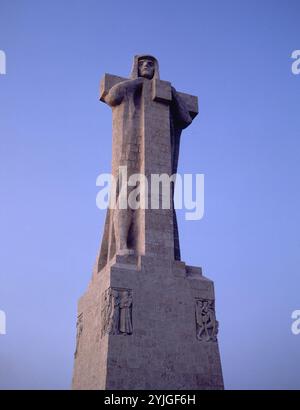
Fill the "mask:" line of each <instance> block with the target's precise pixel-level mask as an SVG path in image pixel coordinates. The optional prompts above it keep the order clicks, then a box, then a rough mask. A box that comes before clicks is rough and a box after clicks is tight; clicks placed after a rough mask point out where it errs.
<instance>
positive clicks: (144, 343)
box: [73, 56, 223, 390]
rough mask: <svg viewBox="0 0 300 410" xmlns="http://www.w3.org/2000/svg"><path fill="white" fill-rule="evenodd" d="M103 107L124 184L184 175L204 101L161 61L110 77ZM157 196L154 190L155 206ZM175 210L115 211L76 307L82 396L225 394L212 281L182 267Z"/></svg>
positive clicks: (139, 59) (138, 63)
mask: <svg viewBox="0 0 300 410" xmlns="http://www.w3.org/2000/svg"><path fill="white" fill-rule="evenodd" d="M100 99H101V101H103V102H105V103H106V104H108V105H109V106H110V107H111V108H112V111H113V161H112V174H113V175H114V176H115V177H116V178H119V174H118V168H119V166H126V167H127V169H128V177H129V176H130V175H132V174H133V173H136V172H138V173H141V174H143V175H145V176H146V177H147V178H148V180H149V178H150V177H151V175H153V174H161V173H165V174H167V175H168V176H171V175H172V174H174V173H176V172H177V165H178V155H179V146H180V136H181V131H182V129H184V128H185V127H187V126H188V125H189V124H190V123H191V122H192V120H193V119H194V118H195V116H196V115H197V113H198V100H197V97H195V96H192V95H188V94H184V93H179V92H177V91H176V90H175V89H174V87H172V85H171V83H169V82H167V81H161V80H160V78H159V71H158V62H157V60H156V59H154V58H153V57H149V56H136V57H135V59H134V66H133V70H132V76H131V79H130V80H128V79H125V78H122V77H117V76H112V75H108V74H106V75H105V76H104V79H103V80H102V82H101V90H100ZM151 196H152V191H151V189H149V191H148V197H147V198H146V199H147V200H148V203H149V204H150V203H151ZM159 199H162V196H161V195H159ZM117 201H120V194H119V197H118V198H117ZM170 205H171V206H170V207H169V209H162V207H158V209H151V208H149V209H137V210H134V211H132V210H129V211H127V210H126V211H123V210H120V209H117V210H108V212H107V217H106V222H105V228H104V235H103V240H102V245H101V249H100V252H99V257H98V258H97V262H96V265H95V269H94V273H93V276H92V280H91V282H90V284H89V287H88V290H87V292H86V293H85V294H84V296H83V297H82V298H81V299H80V301H79V305H78V322H77V342H76V352H75V366H74V375H73V388H74V389H178V390H179V389H222V388H223V378H222V369H221V363H220V355H219V349H218V342H217V332H218V322H217V320H216V315H215V296H214V287H213V283H212V281H210V280H209V279H207V278H205V277H204V276H203V275H202V269H201V268H199V267H194V266H188V265H186V264H185V263H184V262H183V261H181V260H180V246H179V235H178V228H177V221H176V213H175V210H174V207H173V202H172V200H171V204H170Z"/></svg>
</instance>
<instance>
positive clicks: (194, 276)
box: [73, 256, 224, 390]
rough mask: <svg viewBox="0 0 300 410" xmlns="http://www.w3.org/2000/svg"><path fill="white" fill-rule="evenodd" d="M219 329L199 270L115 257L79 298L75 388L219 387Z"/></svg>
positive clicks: (149, 259)
mask: <svg viewBox="0 0 300 410" xmlns="http://www.w3.org/2000/svg"><path fill="white" fill-rule="evenodd" d="M217 328H218V322H217V321H216V320H215V313H214V286H213V282H212V281H210V280H208V279H207V278H205V277H204V276H203V275H202V272H201V268H195V267H191V266H187V265H185V263H184V262H180V261H170V260H164V259H162V258H157V257H150V256H142V257H135V256H127V257H126V256H116V257H115V258H114V259H113V260H112V261H111V263H110V264H109V265H107V266H106V267H105V268H104V269H103V270H102V271H101V272H99V273H97V272H95V273H94V274H93V277H92V280H91V283H90V285H89V288H88V290H87V292H86V293H85V294H84V296H83V297H82V298H81V299H80V301H79V306H78V322H77V346H76V352H75V368H74V375H73V389H88V390H91V389H95V390H96V389H100V390H144V389H145V390H147V389H149V390H150V389H153V390H163V389H174V390H190V389H192V390H202V389H223V388H224V386H223V377H222V368H221V362H220V354H219V348H218V342H217V338H216V335H217Z"/></svg>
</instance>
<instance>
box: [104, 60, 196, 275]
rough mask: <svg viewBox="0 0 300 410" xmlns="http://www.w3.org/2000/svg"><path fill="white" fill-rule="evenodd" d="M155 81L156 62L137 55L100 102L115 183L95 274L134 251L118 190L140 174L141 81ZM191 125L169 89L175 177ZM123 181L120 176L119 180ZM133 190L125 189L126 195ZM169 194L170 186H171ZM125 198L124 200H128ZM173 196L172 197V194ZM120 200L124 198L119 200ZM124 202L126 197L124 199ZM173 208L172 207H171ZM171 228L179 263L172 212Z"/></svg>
mask: <svg viewBox="0 0 300 410" xmlns="http://www.w3.org/2000/svg"><path fill="white" fill-rule="evenodd" d="M143 77H144V78H147V79H148V80H152V79H157V80H159V66H158V61H157V60H156V58H155V57H153V56H151V55H147V54H144V55H137V56H135V57H134V62H133V67H132V71H131V76H130V78H131V79H130V80H125V81H121V82H119V83H117V84H116V85H114V86H113V87H112V88H111V89H110V90H109V92H108V93H107V95H106V96H105V97H104V102H105V103H106V104H108V105H109V106H110V107H111V108H112V114H113V126H112V129H113V152H112V175H113V177H114V180H115V181H116V182H117V184H116V196H115V198H114V199H115V201H116V204H117V206H116V207H114V209H111V208H109V209H108V210H107V215H106V220H105V227H104V234H103V238H102V244H101V249H100V254H99V257H98V263H97V271H98V272H99V271H100V270H101V269H102V268H103V267H104V266H105V265H106V263H107V262H109V261H110V260H111V259H112V258H113V257H114V255H115V254H116V253H117V254H120V255H128V254H133V253H134V252H135V246H134V240H133V238H131V237H130V236H134V235H132V234H130V232H131V227H132V225H133V221H134V211H133V210H131V209H119V207H118V203H119V202H120V201H121V195H120V187H122V186H123V184H124V183H127V180H128V178H129V177H130V175H132V174H136V173H141V158H140V155H141V149H140V145H141V138H142V137H141V136H142V126H143V124H142V121H143V118H142V117H143V116H142V111H141V109H142V106H141V104H142V98H141V96H142V87H143V81H144V78H143ZM191 122H192V118H191V116H190V114H189V111H188V109H187V108H186V106H185V103H184V101H183V100H182V99H181V98H180V96H179V95H178V93H177V92H176V90H175V89H174V88H173V87H172V101H171V103H170V139H171V153H170V155H171V157H172V158H171V160H172V173H173V174H176V172H177V165H178V155H179V146H180V136H181V131H182V129H184V128H186V127H187V126H188V125H189V124H190V123H191ZM122 166H123V167H125V166H126V167H127V177H126V178H127V180H126V181H122V175H120V173H119V167H122ZM123 178H124V177H123ZM134 188H135V187H127V191H128V192H127V194H128V195H129V194H130V191H131V190H133V189H134ZM172 193H174V187H173V186H172ZM128 195H127V197H128ZM172 196H173V195H172ZM123 199H124V198H123ZM125 199H127V198H125ZM173 208H174V206H173ZM173 226H174V259H176V260H180V247H179V237H178V228H177V219H176V213H175V210H174V212H173Z"/></svg>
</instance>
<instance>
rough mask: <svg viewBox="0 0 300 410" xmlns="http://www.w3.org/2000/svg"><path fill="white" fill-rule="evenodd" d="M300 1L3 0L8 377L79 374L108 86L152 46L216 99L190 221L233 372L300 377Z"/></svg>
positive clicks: (186, 159) (245, 382) (2, 292)
mask: <svg viewBox="0 0 300 410" xmlns="http://www.w3.org/2000/svg"><path fill="white" fill-rule="evenodd" d="M299 16H300V3H299V0H285V1H283V0H281V1H280V0H264V1H261V0H228V1H226V2H225V1H223V0H218V1H217V0H209V1H208V0H206V1H204V0H185V1H182V0H176V1H174V0H172V1H170V0H164V1H158V0H152V1H151V2H141V1H131V0H127V1H123V0H114V1H104V0H102V1H101V0H85V1H83V0H81V1H79V0H72V1H71V0H64V1H59V0H51V1H50V0H44V1H40V0H36V1H35V0H26V1H25V0H23V1H22V0H0V50H3V51H5V53H6V57H7V74H6V75H0V175H1V184H0V192H1V194H0V195H1V201H0V227H1V230H0V241H1V246H0V261H1V262H0V310H3V311H5V312H6V315H7V334H6V335H5V336H0V388H61V389H65V388H69V387H70V384H71V377H72V366H73V352H74V349H75V324H76V309H77V300H78V298H79V297H80V295H81V294H82V293H83V292H84V291H85V289H86V287H87V285H88V282H89V280H90V276H91V271H92V266H93V263H94V260H95V256H96V253H97V250H98V247H99V243H100V239H101V236H102V228H103V221H104V216H105V212H104V211H100V210H99V209H97V208H96V204H95V200H96V194H97V192H98V188H97V187H96V178H97V176H98V175H99V173H101V172H110V161H111V112H110V109H109V108H108V107H107V106H105V105H104V104H101V103H100V102H99V101H98V84H99V80H100V78H101V76H102V75H103V74H104V73H105V72H108V73H112V74H116V75H120V76H127V75H128V74H129V72H130V69H131V64H132V57H133V55H134V54H138V53H145V52H146V53H151V54H153V55H155V56H156V57H157V58H158V59H159V62H160V71H161V78H162V79H164V80H168V81H171V82H172V84H173V85H174V86H175V87H176V88H177V89H178V90H180V91H184V92H188V93H191V94H195V95H197V96H198V97H199V104H200V113H199V116H198V117H197V118H196V119H195V121H194V123H193V124H192V126H191V127H189V128H188V129H187V130H186V131H185V132H184V135H183V138H182V146H181V154H180V166H179V171H180V172H186V173H204V174H205V216H204V218H203V219H202V220H200V221H185V219H184V216H183V213H182V212H179V225H180V226H179V229H180V237H181V247H182V257H183V260H184V261H186V262H187V263H188V264H192V265H199V266H202V267H203V271H204V274H205V275H206V276H207V277H209V278H211V279H212V280H214V282H215V288H216V309H217V317H218V320H219V322H220V333H219V344H220V350H221V359H222V364H223V372H224V380H225V387H226V388H228V389H230V388H232V389H241V388H245V389H253V388H258V389H262V388H272V389H273V388H274V389H277V388H294V389H295V388H297V389H299V388H300V335H298V336H295V335H293V334H292V332H291V324H292V319H291V314H292V311H294V310H296V309H300V292H299V289H300V275H299V266H300V233H299V227H300V212H299V209H300V190H299V175H300V115H299V106H300V104H299V101H300V100H299V96H300V92H299V91H300V75H298V76H296V75H293V74H292V72H291V64H292V60H291V53H292V51H293V50H296V49H300V25H299Z"/></svg>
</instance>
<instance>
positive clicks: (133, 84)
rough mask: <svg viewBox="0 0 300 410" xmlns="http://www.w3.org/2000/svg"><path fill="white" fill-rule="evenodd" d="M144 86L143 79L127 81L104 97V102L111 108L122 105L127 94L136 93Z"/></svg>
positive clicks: (113, 88)
mask: <svg viewBox="0 0 300 410" xmlns="http://www.w3.org/2000/svg"><path fill="white" fill-rule="evenodd" d="M142 84H143V79H142V78H137V79H135V80H126V81H122V82H121V83H118V84H116V85H114V86H113V87H112V88H111V89H110V90H109V92H108V94H107V95H106V96H105V97H104V101H105V102H106V103H107V104H108V105H109V106H111V107H115V106H116V105H119V104H121V102H122V101H123V98H124V96H125V94H126V93H130V92H134V91H135V90H136V89H138V88H139V87H141V86H142Z"/></svg>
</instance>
